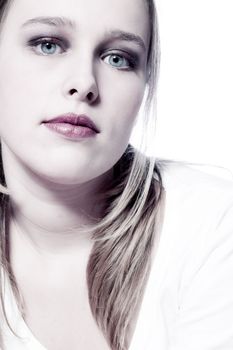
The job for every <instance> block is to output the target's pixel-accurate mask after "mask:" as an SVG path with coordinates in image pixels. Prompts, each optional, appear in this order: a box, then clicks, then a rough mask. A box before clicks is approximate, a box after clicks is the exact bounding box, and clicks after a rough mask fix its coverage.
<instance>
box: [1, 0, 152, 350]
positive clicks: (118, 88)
mask: <svg viewBox="0 0 233 350" xmlns="http://www.w3.org/2000/svg"><path fill="white" fill-rule="evenodd" d="M41 16H43V17H47V18H48V17H63V19H64V18H65V19H66V20H68V21H72V23H73V26H70V25H68V24H64V23H63V24H60V25H59V26H58V25H56V26H54V25H53V26H52V25H49V24H48V23H47V24H45V23H36V24H35V23H33V24H32V23H31V24H29V23H28V21H29V20H30V19H32V18H33V19H35V18H37V19H38V17H41ZM26 23H27V24H26ZM111 30H121V31H125V32H128V33H132V34H134V35H136V36H138V37H139V39H140V40H139V41H140V44H139V41H125V40H123V39H122V38H121V39H119V38H118V39H116V38H114V37H113V35H111V34H109V32H110V31H111ZM36 35H37V36H40V37H44V38H53V37H58V36H59V38H61V42H59V43H56V45H55V46H54V47H53V49H55V51H52V49H51V52H48V51H46V52H45V51H43V50H42V48H43V47H42V45H39V44H37V46H33V47H29V45H28V42H29V40H30V39H32V37H33V36H36ZM107 37H108V40H107V39H106V38H107ZM62 42H63V43H64V42H65V43H68V44H67V46H65V47H63V46H62ZM143 45H144V48H143ZM148 45H149V33H148V14H147V8H146V5H145V2H144V1H143V0H111V6H109V0H98V1H86V0H40V2H38V1H37V0H17V1H13V3H12V5H11V7H10V10H9V13H8V16H7V18H6V20H5V22H4V25H3V28H2V33H1V38H0V76H1V80H0V106H1V118H0V136H1V143H2V155H3V164H4V172H5V177H6V181H7V187H8V188H9V190H10V193H11V194H10V198H11V202H12V213H13V215H14V220H11V222H10V246H11V261H12V266H13V270H14V273H15V276H16V279H17V283H18V285H19V287H20V290H21V292H22V295H23V297H24V299H25V305H26V311H27V315H26V318H25V320H26V322H27V324H28V326H29V327H30V329H31V330H32V331H33V333H34V335H35V336H36V337H37V339H38V340H39V341H40V342H41V344H43V345H44V346H45V347H46V348H47V349H48V350H55V349H56V350H61V349H65V348H67V349H70V350H74V349H75V350H76V349H77V348H80V349H86V350H91V349H97V350H98V349H101V350H104V349H108V346H107V343H106V341H105V340H104V338H103V336H102V334H101V332H100V331H99V330H98V328H97V326H96V325H95V321H94V320H93V317H92V315H91V313H90V310H89V305H88V299H87V288H86V279H85V273H86V264H87V261H88V256H89V254H90V250H91V247H92V242H91V240H90V237H89V236H88V234H85V235H84V234H79V232H78V227H80V226H82V225H84V224H86V223H90V222H92V221H93V220H94V219H95V218H98V217H99V216H101V203H99V205H98V206H96V205H94V203H95V198H96V194H97V193H98V190H99V188H101V187H104V185H105V183H106V182H107V181H110V180H111V175H112V167H113V165H114V164H115V163H116V162H117V161H118V160H119V158H120V157H121V155H122V154H123V152H124V150H125V149H126V147H127V144H128V141H129V137H130V134H131V131H132V128H133V125H134V123H135V119H136V116H137V113H138V110H139V108H140V105H141V102H142V99H143V94H144V91H145V86H146V58H147V50H148ZM123 52H124V53H123ZM125 52H129V53H130V54H134V55H135V56H136V57H137V61H138V63H137V66H136V68H130V66H129V61H128V56H127V54H125ZM111 54H112V55H113V54H117V55H120V56H119V63H118V65H119V66H117V65H116V63H115V62H114V61H112V58H111V57H112V56H111ZM122 55H123V56H122ZM114 63H115V65H114ZM71 90H72V91H74V90H75V93H72V94H71V93H70V92H71ZM90 93H91V94H90ZM90 95H91V96H92V97H91V99H90V98H89V96H90ZM66 112H75V113H78V114H82V113H85V114H87V115H88V116H90V117H91V118H92V120H93V121H94V122H95V123H96V124H97V126H98V128H99V129H100V133H99V134H98V135H96V136H95V137H93V138H91V139H88V140H86V141H85V142H83V141H78V142H74V141H70V140H67V139H65V138H64V137H62V136H58V135H54V134H51V132H50V131H48V130H46V129H45V128H44V126H43V124H42V120H44V119H46V118H47V119H49V117H50V116H56V115H58V114H62V113H66ZM12 174H13V175H12ZM71 227H76V228H77V229H75V230H73V231H72V232H71V231H70V230H69V229H70V228H71ZM29 281H30V283H29ZM61 320H62V321H61ZM90 334H91V335H92V336H91V337H90Z"/></svg>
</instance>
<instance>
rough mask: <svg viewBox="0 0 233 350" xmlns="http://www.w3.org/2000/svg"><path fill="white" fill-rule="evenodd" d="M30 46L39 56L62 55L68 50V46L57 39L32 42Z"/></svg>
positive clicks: (42, 39)
mask: <svg viewBox="0 0 233 350" xmlns="http://www.w3.org/2000/svg"><path fill="white" fill-rule="evenodd" d="M28 45H29V46H30V47H32V49H33V50H34V51H35V52H36V53H38V54H39V55H47V56H48V55H50V56H51V55H54V54H62V53H64V52H65V51H66V50H67V45H65V44H64V43H63V42H62V41H61V40H60V39H55V38H53V39H51V38H41V39H35V40H30V41H29V43H28Z"/></svg>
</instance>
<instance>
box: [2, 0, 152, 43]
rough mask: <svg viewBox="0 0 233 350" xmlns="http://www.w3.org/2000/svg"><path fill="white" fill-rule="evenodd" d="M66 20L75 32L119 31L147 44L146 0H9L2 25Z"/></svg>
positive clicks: (147, 19)
mask: <svg viewBox="0 0 233 350" xmlns="http://www.w3.org/2000/svg"><path fill="white" fill-rule="evenodd" d="M44 16H51V17H66V18H68V19H70V20H71V21H72V23H73V24H74V25H75V27H73V29H76V30H77V32H80V33H81V32H85V33H88V32H95V33H98V32H99V33H100V34H101V32H103V31H105V30H108V31H109V30H111V29H119V30H123V31H128V32H132V33H134V34H137V35H140V36H141V37H142V38H143V40H144V42H145V43H146V44H147V43H148V41H149V40H148V37H149V32H148V31H149V25H148V23H149V18H148V9H147V3H146V0H40V1H38V0H13V1H12V4H11V6H10V9H9V13H8V16H7V18H6V22H9V23H8V24H9V25H12V24H14V25H15V26H21V25H22V24H23V23H24V22H26V21H28V20H29V19H32V18H35V17H44Z"/></svg>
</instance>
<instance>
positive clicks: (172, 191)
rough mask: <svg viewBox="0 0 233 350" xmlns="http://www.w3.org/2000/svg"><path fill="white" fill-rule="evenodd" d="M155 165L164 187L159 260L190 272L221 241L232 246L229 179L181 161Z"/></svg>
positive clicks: (232, 189) (221, 245)
mask: <svg viewBox="0 0 233 350" xmlns="http://www.w3.org/2000/svg"><path fill="white" fill-rule="evenodd" d="M158 167H159V170H160V172H161V177H162V180H163V186H164V190H165V205H164V218H163V224H162V231H161V242H160V253H159V254H160V255H161V257H162V259H163V260H166V259H167V260H168V261H170V263H171V265H172V266H174V269H177V270H179V268H178V266H179V267H180V271H181V269H182V270H183V269H184V268H185V270H186V268H187V269H188V267H190V269H189V272H191V269H192V270H193V269H198V266H200V265H199V264H201V263H202V262H203V261H204V259H206V256H207V255H208V254H209V253H210V251H212V250H214V249H215V247H218V249H220V250H221V249H225V245H224V242H226V241H228V244H229V249H230V248H232V249H233V181H232V180H230V179H226V178H221V177H219V176H216V175H213V174H210V173H207V172H205V171H200V170H199V169H198V167H195V166H190V165H188V164H183V163H181V162H166V161H160V162H159V164H158ZM230 241H231V243H230ZM190 264H191V265H192V268H191V266H190ZM174 275H175V271H174Z"/></svg>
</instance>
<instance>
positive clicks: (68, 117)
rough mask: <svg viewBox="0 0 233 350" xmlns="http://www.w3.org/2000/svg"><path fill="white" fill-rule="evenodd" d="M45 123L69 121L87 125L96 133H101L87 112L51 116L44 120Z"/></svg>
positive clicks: (74, 123)
mask: <svg viewBox="0 0 233 350" xmlns="http://www.w3.org/2000/svg"><path fill="white" fill-rule="evenodd" d="M44 123H69V124H73V125H79V126H86V127H88V128H90V129H92V130H94V131H95V132H96V133H99V132H100V131H99V129H98V128H97V126H96V125H95V123H94V122H93V121H92V120H91V118H89V117H88V116H87V115H85V114H76V113H70V112H69V113H65V114H61V115H58V116H57V117H54V118H51V119H49V120H46V121H44Z"/></svg>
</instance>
